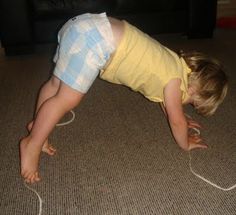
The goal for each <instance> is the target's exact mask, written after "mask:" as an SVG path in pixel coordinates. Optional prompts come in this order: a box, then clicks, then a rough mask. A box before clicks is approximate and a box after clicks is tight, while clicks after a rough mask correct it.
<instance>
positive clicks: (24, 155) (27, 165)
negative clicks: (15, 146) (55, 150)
mask: <svg viewBox="0 0 236 215" xmlns="http://www.w3.org/2000/svg"><path fill="white" fill-rule="evenodd" d="M40 151H41V149H40V148H37V147H35V145H32V143H30V142H29V137H25V138H23V139H22V140H21V141H20V159H21V164H20V165H21V175H22V177H23V178H24V179H25V181H26V182H27V183H35V182H38V181H40V177H39V173H38V163H39V158H40Z"/></svg>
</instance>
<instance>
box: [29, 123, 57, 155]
mask: <svg viewBox="0 0 236 215" xmlns="http://www.w3.org/2000/svg"><path fill="white" fill-rule="evenodd" d="M33 123H34V121H31V122H30V123H29V124H28V126H27V129H28V131H29V132H30V131H31V129H32V127H33ZM56 151H57V150H56V148H54V147H53V146H52V145H51V144H49V141H48V139H47V140H46V141H45V142H44V144H43V148H42V152H45V153H47V154H48V155H51V156H52V155H55V153H56Z"/></svg>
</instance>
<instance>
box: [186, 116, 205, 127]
mask: <svg viewBox="0 0 236 215" xmlns="http://www.w3.org/2000/svg"><path fill="white" fill-rule="evenodd" d="M185 116H186V120H187V123H188V128H197V129H200V128H202V126H201V125H200V124H199V123H198V122H196V121H195V120H194V119H192V118H191V117H190V116H188V115H187V114H185Z"/></svg>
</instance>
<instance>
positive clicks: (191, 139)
mask: <svg viewBox="0 0 236 215" xmlns="http://www.w3.org/2000/svg"><path fill="white" fill-rule="evenodd" d="M188 144H189V148H188V150H189V151H190V150H192V149H197V148H200V149H206V148H207V147H208V146H207V145H206V144H203V143H202V138H201V137H200V135H198V134H193V135H189V136H188Z"/></svg>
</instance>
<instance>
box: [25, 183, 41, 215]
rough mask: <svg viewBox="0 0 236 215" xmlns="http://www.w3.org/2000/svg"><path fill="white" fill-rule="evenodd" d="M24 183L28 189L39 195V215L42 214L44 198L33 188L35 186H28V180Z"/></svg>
mask: <svg viewBox="0 0 236 215" xmlns="http://www.w3.org/2000/svg"><path fill="white" fill-rule="evenodd" d="M24 185H25V187H26V188H27V189H28V190H30V191H32V192H33V193H35V194H36V195H37V197H38V199H39V213H38V215H41V214H42V210H43V200H42V198H41V197H40V195H39V194H38V192H37V191H36V190H35V189H33V188H31V187H30V186H28V185H27V184H26V182H24Z"/></svg>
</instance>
